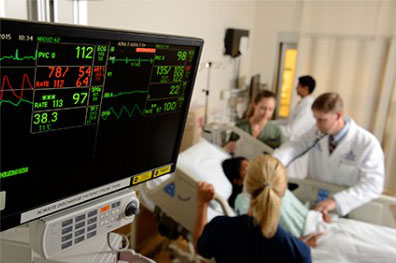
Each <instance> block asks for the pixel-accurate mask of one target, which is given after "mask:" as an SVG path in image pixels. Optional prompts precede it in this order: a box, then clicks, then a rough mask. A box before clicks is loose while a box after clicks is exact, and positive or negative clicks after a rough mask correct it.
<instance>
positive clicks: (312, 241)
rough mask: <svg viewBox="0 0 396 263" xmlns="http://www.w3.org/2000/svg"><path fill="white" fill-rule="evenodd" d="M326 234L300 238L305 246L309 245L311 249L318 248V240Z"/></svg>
mask: <svg viewBox="0 0 396 263" xmlns="http://www.w3.org/2000/svg"><path fill="white" fill-rule="evenodd" d="M323 234H324V233H322V232H318V233H314V234H310V235H306V236H303V237H301V238H300V240H302V241H303V242H304V243H305V244H307V245H308V246H310V247H313V248H315V247H317V246H318V239H319V238H320V237H321V236H322V235H323Z"/></svg>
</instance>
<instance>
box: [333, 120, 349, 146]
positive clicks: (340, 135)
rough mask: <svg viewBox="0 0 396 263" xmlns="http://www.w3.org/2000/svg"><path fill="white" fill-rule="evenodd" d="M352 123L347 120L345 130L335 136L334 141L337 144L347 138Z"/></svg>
mask: <svg viewBox="0 0 396 263" xmlns="http://www.w3.org/2000/svg"><path fill="white" fill-rule="evenodd" d="M350 123H351V120H350V119H349V118H347V117H346V118H345V126H344V128H342V130H341V131H339V132H338V133H337V134H335V135H333V137H334V141H335V142H336V144H339V143H340V141H341V140H342V139H343V138H344V137H345V135H346V134H347V132H348V130H349V124H350Z"/></svg>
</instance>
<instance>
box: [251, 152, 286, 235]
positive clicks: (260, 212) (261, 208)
mask: <svg viewBox="0 0 396 263" xmlns="http://www.w3.org/2000/svg"><path fill="white" fill-rule="evenodd" d="M286 186H287V177H286V168H285V166H283V164H282V163H281V162H280V161H278V160H277V159H275V158H274V157H272V156H270V155H261V156H259V157H257V158H255V159H254V160H253V161H251V162H250V163H249V167H248V171H247V175H246V177H245V180H244V189H245V191H246V192H248V193H250V195H251V202H250V208H249V212H250V213H251V215H252V216H253V218H254V219H255V222H256V223H257V224H259V225H260V226H261V231H262V233H263V236H264V237H266V238H271V237H273V236H274V235H275V233H276V229H277V227H278V222H279V217H280V210H281V201H282V200H281V198H282V196H283V195H284V194H285V191H286Z"/></svg>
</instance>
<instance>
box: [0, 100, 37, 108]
mask: <svg viewBox="0 0 396 263" xmlns="http://www.w3.org/2000/svg"><path fill="white" fill-rule="evenodd" d="M3 102H4V103H9V104H11V105H13V106H15V107H18V106H19V104H21V102H26V103H29V104H33V102H31V101H29V100H25V99H20V100H19V101H18V102H17V103H14V102H12V101H10V100H0V106H1V104H3Z"/></svg>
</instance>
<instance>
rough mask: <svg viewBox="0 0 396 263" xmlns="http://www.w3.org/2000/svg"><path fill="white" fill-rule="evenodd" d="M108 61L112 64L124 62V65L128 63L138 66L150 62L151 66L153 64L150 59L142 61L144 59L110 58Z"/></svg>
mask: <svg viewBox="0 0 396 263" xmlns="http://www.w3.org/2000/svg"><path fill="white" fill-rule="evenodd" d="M109 61H111V62H112V63H113V64H114V63H116V62H125V64H128V63H130V62H137V63H138V64H140V62H150V63H151V64H153V63H154V59H152V58H150V59H144V58H128V57H125V58H115V57H110V58H109Z"/></svg>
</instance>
